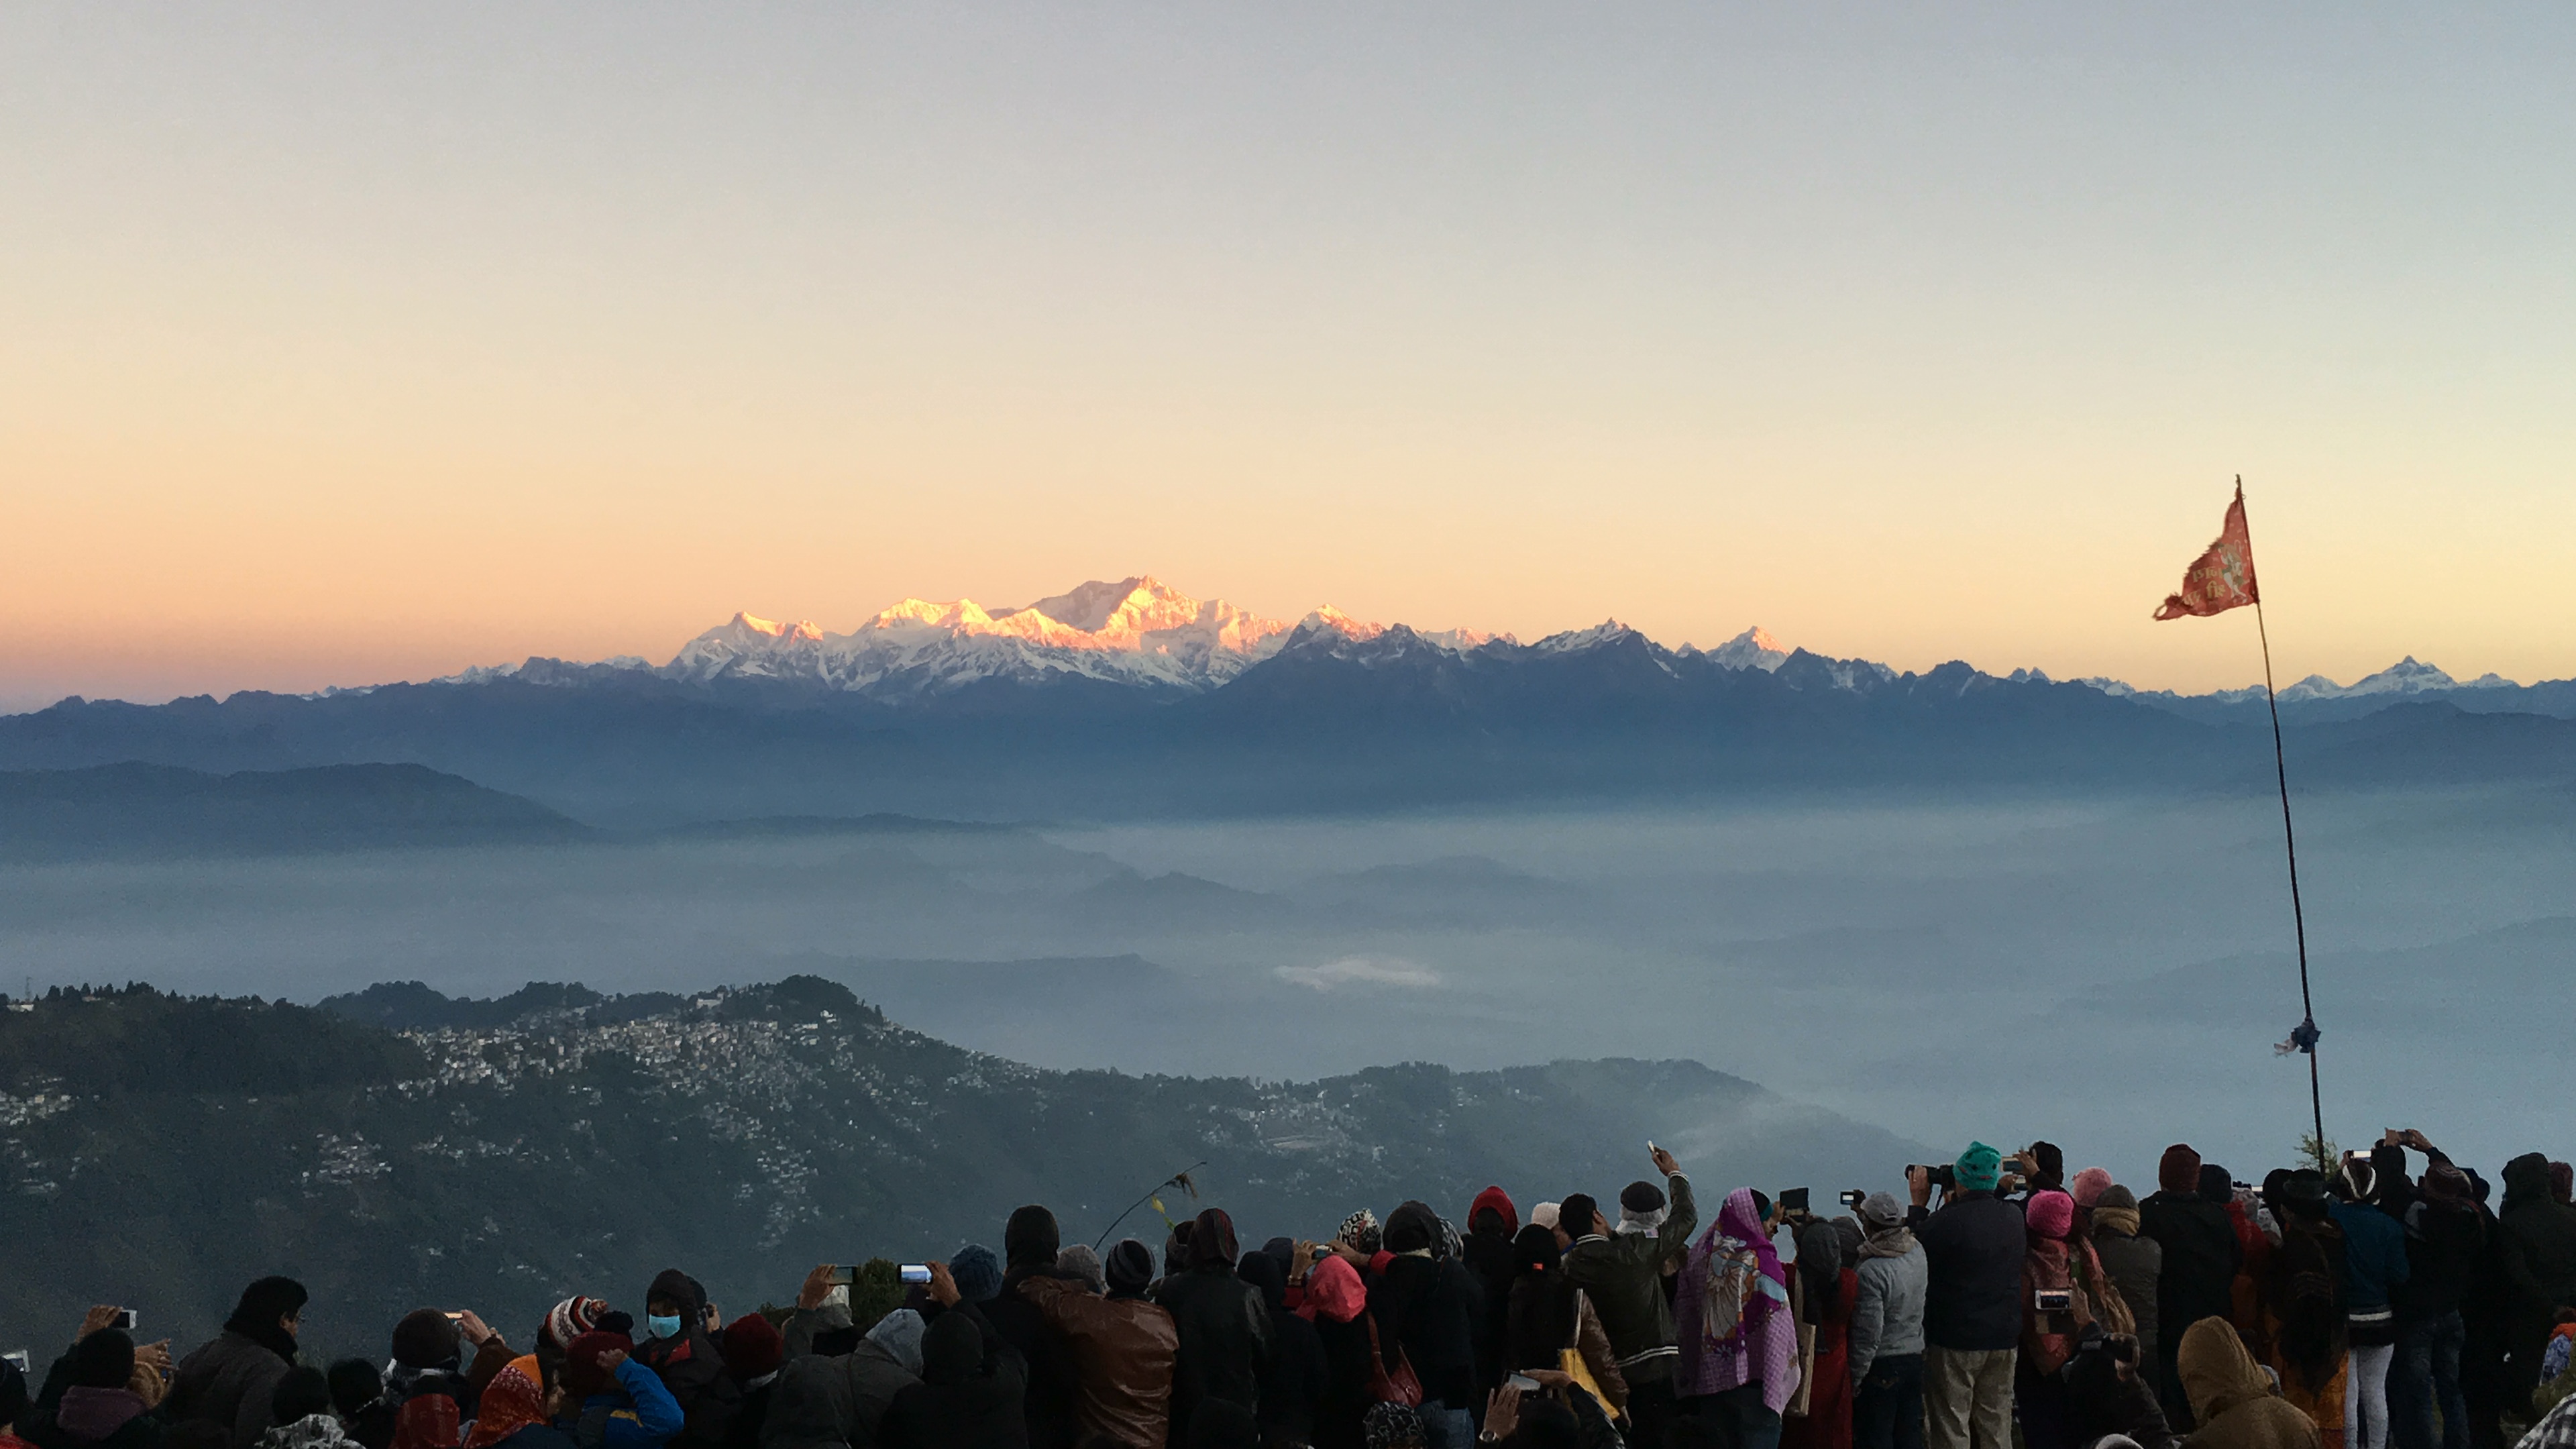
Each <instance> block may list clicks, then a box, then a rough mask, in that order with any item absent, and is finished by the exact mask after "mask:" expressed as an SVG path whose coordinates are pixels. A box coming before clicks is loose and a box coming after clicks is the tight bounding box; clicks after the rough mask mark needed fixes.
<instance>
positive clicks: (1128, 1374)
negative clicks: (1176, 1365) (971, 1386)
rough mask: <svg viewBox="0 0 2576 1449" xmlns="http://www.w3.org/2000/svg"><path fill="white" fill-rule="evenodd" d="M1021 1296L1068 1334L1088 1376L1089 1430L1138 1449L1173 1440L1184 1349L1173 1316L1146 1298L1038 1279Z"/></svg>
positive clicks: (1084, 1390)
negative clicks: (1176, 1373)
mask: <svg viewBox="0 0 2576 1449" xmlns="http://www.w3.org/2000/svg"><path fill="white" fill-rule="evenodd" d="M1020 1296H1021V1297H1022V1298H1023V1299H1025V1300H1027V1301H1028V1302H1030V1303H1032V1304H1034V1305H1036V1307H1037V1310H1038V1312H1040V1313H1041V1314H1044V1315H1045V1317H1046V1321H1047V1323H1048V1325H1049V1326H1050V1327H1052V1328H1054V1329H1055V1331H1056V1332H1058V1333H1060V1334H1063V1335H1064V1340H1065V1342H1066V1343H1067V1344H1068V1345H1070V1346H1071V1348H1072V1350H1073V1362H1074V1367H1075V1371H1076V1372H1078V1373H1079V1374H1080V1375H1081V1378H1082V1383H1081V1388H1080V1390H1079V1391H1078V1392H1077V1393H1076V1395H1075V1398H1074V1406H1075V1408H1074V1411H1075V1413H1076V1415H1077V1416H1078V1417H1079V1418H1080V1420H1081V1424H1082V1430H1083V1432H1084V1433H1088V1434H1105V1435H1107V1436H1108V1437H1110V1438H1112V1439H1115V1440H1117V1441H1118V1442H1119V1443H1121V1444H1127V1445H1133V1446H1134V1449H1163V1446H1164V1444H1165V1442H1166V1441H1167V1440H1168V1438H1169V1437H1170V1427H1171V1407H1172V1360H1173V1357H1174V1355H1175V1354H1176V1353H1177V1352H1178V1351H1179V1349H1180V1346H1181V1335H1180V1330H1179V1329H1178V1328H1177V1327H1175V1326H1174V1325H1173V1323H1172V1315H1170V1314H1169V1313H1166V1312H1164V1311H1163V1310H1162V1309H1161V1308H1159V1307H1157V1306H1156V1305H1154V1304H1152V1303H1150V1302H1147V1301H1146V1300H1145V1299H1142V1298H1102V1297H1100V1296H1098V1295H1096V1294H1094V1293H1092V1292H1091V1291H1090V1290H1089V1289H1087V1288H1085V1287H1083V1286H1082V1285H1081V1284H1080V1283H1076V1282H1070V1281H1067V1280H1065V1279H1061V1278H1043V1277H1033V1278H1025V1279H1022V1280H1021V1282H1020Z"/></svg>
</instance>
